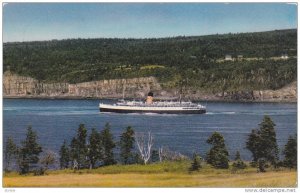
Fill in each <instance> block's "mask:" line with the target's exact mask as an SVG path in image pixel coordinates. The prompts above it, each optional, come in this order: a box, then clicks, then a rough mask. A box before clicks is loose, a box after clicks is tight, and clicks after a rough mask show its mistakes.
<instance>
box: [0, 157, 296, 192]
mask: <svg viewBox="0 0 300 193" xmlns="http://www.w3.org/2000/svg"><path fill="white" fill-rule="evenodd" d="M189 164H190V163H189V162H166V163H159V164H151V165H147V166H143V165H129V166H121V165H115V166H108V167H102V168H99V169H95V170H81V171H76V172H74V171H72V170H58V171H49V172H47V175H44V176H33V175H28V176H20V175H18V174H16V173H9V174H5V176H4V178H3V185H4V186H5V187H296V182H297V172H296V171H295V170H287V169H284V170H280V171H268V172H266V173H257V172H256V169H255V168H247V169H245V170H243V171H239V172H237V173H232V172H231V170H230V169H229V170H217V169H213V168H211V167H210V166H208V165H206V166H204V167H203V168H202V169H201V170H200V171H199V172H192V173H189V172H188V167H189Z"/></svg>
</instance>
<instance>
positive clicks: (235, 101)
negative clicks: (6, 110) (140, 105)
mask: <svg viewBox="0 0 300 193" xmlns="http://www.w3.org/2000/svg"><path fill="white" fill-rule="evenodd" d="M2 98H3V99H40V100H119V99H121V98H120V97H85V96H28V95H27V96H3V97H2ZM158 98H159V97H158ZM125 99H126V100H134V99H135V100H137V98H125ZM164 99H165V100H172V99H173V100H174V98H170V99H168V98H164ZM183 100H191V101H196V102H227V103H296V104H297V100H230V99H221V98H220V99H216V98H214V99H188V98H183Z"/></svg>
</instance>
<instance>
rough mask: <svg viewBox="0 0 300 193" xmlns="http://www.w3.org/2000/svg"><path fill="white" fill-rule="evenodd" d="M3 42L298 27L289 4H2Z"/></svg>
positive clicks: (294, 12)
mask: <svg viewBox="0 0 300 193" xmlns="http://www.w3.org/2000/svg"><path fill="white" fill-rule="evenodd" d="M2 25H3V28H2V30H3V31H2V32H3V42H16V41H40V40H52V39H58V40H60V39H69V38H158V37H174V36H195V35H209V34H217V33H218V34H224V33H241V32H257V31H269V30H276V29H291V28H297V5H296V4H288V3H229V4H228V3H7V4H5V5H4V6H3V24H2Z"/></svg>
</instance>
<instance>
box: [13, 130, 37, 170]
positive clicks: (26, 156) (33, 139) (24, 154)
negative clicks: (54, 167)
mask: <svg viewBox="0 0 300 193" xmlns="http://www.w3.org/2000/svg"><path fill="white" fill-rule="evenodd" d="M41 152H42V147H41V146H40V145H39V144H38V143H37V134H36V132H34V131H33V130H32V128H31V126H29V127H28V129H27V134H26V139H25V141H23V142H22V146H21V148H20V152H19V160H18V165H19V169H20V171H19V172H20V174H27V173H29V172H30V171H32V169H34V168H37V164H38V162H39V154H40V153H41Z"/></svg>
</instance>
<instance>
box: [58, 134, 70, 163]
mask: <svg viewBox="0 0 300 193" xmlns="http://www.w3.org/2000/svg"><path fill="white" fill-rule="evenodd" d="M59 156H60V158H59V163H60V168H61V169H65V168H69V164H70V150H69V147H68V145H67V142H66V140H64V143H63V145H62V146H61V148H60V150H59Z"/></svg>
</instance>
